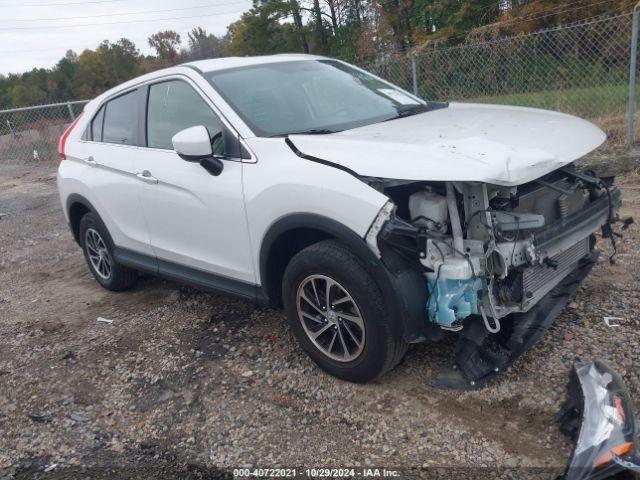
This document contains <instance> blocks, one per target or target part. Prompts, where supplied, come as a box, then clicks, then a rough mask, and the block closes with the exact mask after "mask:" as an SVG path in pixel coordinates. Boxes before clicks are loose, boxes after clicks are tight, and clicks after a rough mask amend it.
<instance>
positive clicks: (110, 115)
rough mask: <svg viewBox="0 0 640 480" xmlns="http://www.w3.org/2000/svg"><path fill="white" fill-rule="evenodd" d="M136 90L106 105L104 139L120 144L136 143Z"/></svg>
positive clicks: (103, 128) (104, 140)
mask: <svg viewBox="0 0 640 480" xmlns="http://www.w3.org/2000/svg"><path fill="white" fill-rule="evenodd" d="M136 93H137V92H136V91H133V92H129V93H125V94H124V95H121V96H119V97H117V98H114V99H113V100H111V101H109V102H107V103H106V105H105V107H104V108H105V112H104V125H103V126H102V141H103V142H106V143H117V144H120V145H136V137H137V131H138V102H137V101H136V99H137V95H136Z"/></svg>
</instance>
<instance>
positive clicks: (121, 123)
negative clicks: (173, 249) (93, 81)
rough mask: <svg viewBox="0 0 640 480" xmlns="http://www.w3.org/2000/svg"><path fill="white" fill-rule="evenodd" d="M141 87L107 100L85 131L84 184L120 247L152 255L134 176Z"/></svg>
mask: <svg viewBox="0 0 640 480" xmlns="http://www.w3.org/2000/svg"><path fill="white" fill-rule="evenodd" d="M138 95H140V92H139V90H138V89H135V90H131V91H128V92H126V93H123V94H122V95H118V96H117V97H115V98H112V99H110V100H108V101H107V102H105V103H104V104H103V105H102V107H100V109H99V110H98V112H97V113H96V114H95V115H94V117H93V119H92V120H91V122H90V123H89V126H88V128H87V131H86V132H85V134H84V140H85V141H84V142H81V143H83V144H84V146H83V149H84V152H85V155H86V156H85V157H84V158H82V159H81V160H82V161H83V162H84V164H85V165H86V167H87V168H86V169H85V171H86V181H85V184H86V185H88V187H89V188H90V192H89V194H90V198H91V201H92V203H94V207H95V208H96V209H97V210H98V213H99V215H100V217H101V218H102V219H103V221H104V222H105V224H106V226H107V228H108V229H109V233H110V234H111V236H112V238H113V241H114V243H115V244H116V246H117V247H120V249H126V250H130V251H133V252H137V253H143V254H147V255H152V253H153V251H152V249H151V246H150V244H149V232H148V230H147V227H146V225H145V222H144V214H143V212H142V206H141V203H140V199H139V190H140V188H141V185H140V181H139V180H138V179H137V178H136V176H135V171H134V170H135V169H134V159H135V156H136V154H137V153H138V146H137V145H138V108H137V105H138Z"/></svg>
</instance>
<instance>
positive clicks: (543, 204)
mask: <svg viewBox="0 0 640 480" xmlns="http://www.w3.org/2000/svg"><path fill="white" fill-rule="evenodd" d="M367 180H368V183H369V184H370V185H371V186H372V187H373V188H376V189H377V190H379V191H381V192H382V193H384V194H385V195H387V196H388V197H389V199H390V201H389V202H388V203H387V205H385V207H384V208H383V209H382V211H381V213H380V214H379V216H378V218H377V219H376V221H375V222H374V223H373V225H372V226H371V228H370V230H369V232H368V234H367V238H366V240H367V243H368V244H369V246H370V247H371V248H372V249H373V250H374V251H375V252H377V253H378V254H379V256H380V258H381V260H382V261H383V262H385V261H387V260H389V257H390V256H391V255H388V254H389V253H390V252H394V253H395V254H400V255H402V256H403V257H404V258H406V259H409V260H411V261H412V262H414V263H416V264H418V263H419V268H421V269H422V271H423V274H424V277H425V283H426V288H427V289H428V293H429V301H428V305H427V306H426V307H425V308H426V309H427V313H428V320H429V322H431V323H432V324H433V325H435V326H437V327H439V328H440V329H443V330H453V331H462V335H463V337H464V338H466V339H467V340H468V341H469V342H471V343H472V344H473V345H474V346H473V349H474V350H475V351H474V352H467V353H466V354H462V357H465V358H461V352H460V351H461V350H463V348H462V347H460V348H459V352H458V361H457V367H458V368H459V369H461V370H462V375H463V377H464V380H463V381H464V382H466V383H468V384H471V385H472V386H473V385H475V382H476V380H478V379H479V378H484V377H485V376H486V375H487V374H488V373H489V372H492V371H493V372H496V371H498V370H500V369H502V368H503V367H504V365H506V364H507V363H509V362H510V361H512V360H513V359H515V358H517V356H518V355H519V354H521V353H522V352H523V351H524V350H526V349H528V348H530V346H531V345H532V344H533V343H535V341H537V339H538V338H539V337H540V335H537V331H538V330H542V331H544V330H546V328H542V326H543V324H546V326H547V327H548V325H550V324H551V323H552V321H553V318H554V317H555V315H557V312H556V313H555V315H553V318H548V317H549V311H550V310H555V307H557V305H560V304H561V305H560V310H561V309H562V307H564V305H565V303H566V299H567V298H568V297H569V295H570V294H571V293H572V292H574V291H575V289H577V284H576V282H578V283H579V280H576V279H573V277H575V276H576V275H578V276H579V277H583V276H586V273H587V272H588V270H589V269H590V267H591V265H592V264H593V262H594V261H595V258H596V255H597V252H596V251H595V250H594V246H595V236H594V233H595V232H596V231H598V230H599V229H602V232H603V236H604V237H607V238H609V239H610V240H611V242H612V243H613V245H614V251H615V235H617V234H614V232H613V230H612V224H613V223H615V222H616V221H618V217H617V211H618V209H619V206H620V191H619V190H618V189H617V188H616V187H615V186H614V185H613V179H612V178H606V179H605V178H599V177H598V176H596V175H595V173H593V172H580V171H578V170H576V169H575V167H574V166H568V167H565V168H562V169H559V170H556V171H554V172H552V173H550V174H548V175H546V176H544V177H541V178H539V179H536V180H534V181H532V182H529V183H525V184H523V185H518V186H514V187H503V186H499V185H489V184H485V183H472V182H408V181H407V182H403V181H399V180H382V179H371V178H370V179H367ZM625 226H626V225H625ZM623 228H625V227H623ZM585 266H586V267H587V268H586V271H585V272H583V273H580V272H579V270H580V267H585ZM567 283H568V284H567ZM574 284H575V286H574V287H572V285H574ZM558 295H560V296H563V297H564V298H565V300H564V301H557V300H556V301H554V302H551V303H549V298H548V297H554V298H556V299H557V296H558ZM543 299H546V300H547V301H546V302H544V301H543ZM541 303H542V304H545V305H540V304H541ZM547 303H548V304H547ZM536 307H537V308H536ZM540 311H542V312H543V313H540ZM528 314H529V315H528ZM508 315H512V317H510V319H512V318H513V321H512V322H508V323H509V325H508V328H503V326H502V325H501V319H505V317H507V316H508ZM518 321H520V322H521V324H520V325H519V324H518ZM523 322H524V323H523ZM519 329H520V330H521V331H519ZM531 330H533V331H535V333H532V332H531ZM499 332H501V333H500V335H499V336H496V337H498V338H497V340H498V341H499V345H498V346H497V347H496V346H495V345H494V346H493V347H491V348H489V347H488V346H487V345H486V343H488V338H487V334H498V333H499ZM533 337H536V338H535V339H534V338H533ZM514 341H515V342H516V343H517V345H515V344H514ZM485 347H486V352H483V349H485ZM516 352H518V353H517V355H516ZM514 355H515V356H514ZM471 357H477V358H474V359H473V360H472V358H471ZM465 359H466V360H465ZM482 362H484V363H486V365H484V366H483V365H480V364H482ZM465 363H466V364H467V365H465ZM473 363H475V365H473ZM457 375H459V374H457ZM445 383H446V382H445ZM454 383H456V382H454ZM445 386H446V385H445Z"/></svg>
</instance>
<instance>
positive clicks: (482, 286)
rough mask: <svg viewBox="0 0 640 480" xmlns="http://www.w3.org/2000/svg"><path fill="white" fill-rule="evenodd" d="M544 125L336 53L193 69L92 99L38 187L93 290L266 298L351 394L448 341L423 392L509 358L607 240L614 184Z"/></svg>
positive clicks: (466, 383)
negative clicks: (142, 277)
mask: <svg viewBox="0 0 640 480" xmlns="http://www.w3.org/2000/svg"><path fill="white" fill-rule="evenodd" d="M604 139H605V135H604V133H603V132H602V131H601V130H600V129H598V128H597V127H596V126H594V125H592V124H591V123H589V122H586V121H584V120H581V119H579V118H576V117H573V116H570V115H565V114H562V113H556V112H550V111H543V110H537V109H531V108H518V107H509V106H492V105H472V104H461V103H433V102H425V101H423V100H421V99H420V98H418V97H416V96H414V95H412V94H411V93H409V92H406V91H404V90H402V89H400V88H398V87H396V86H395V85H393V84H390V83H389V82H387V81H384V80H382V79H380V78H378V77H376V76H373V75H371V74H370V73H367V72H366V71H364V70H362V69H359V68H356V67H353V66H351V65H349V64H346V63H344V62H341V61H337V60H332V59H328V58H324V57H317V56H309V55H276V56H266V57H256V58H220V59H215V60H203V61H197V62H191V63H187V64H184V65H179V66H176V67H172V68H168V69H165V70H160V71H156V72H153V73H150V74H147V75H144V76H142V77H139V78H136V79H134V80H131V81H128V82H126V83H124V84H122V85H120V86H118V87H116V88H114V89H112V90H109V91H108V92H106V93H104V94H102V95H100V96H99V97H98V98H96V99H94V100H93V101H91V102H90V103H89V104H88V105H87V106H86V107H85V110H84V113H83V115H82V117H81V118H80V119H78V120H76V122H74V124H73V125H72V126H71V127H70V128H69V129H68V130H67V131H66V132H65V133H64V135H63V136H62V138H61V139H60V146H59V147H60V148H59V150H60V156H61V158H62V159H63V161H62V162H61V163H60V167H59V171H58V188H59V192H60V198H61V201H62V205H63V208H64V212H65V215H66V217H67V220H68V222H69V225H70V227H71V230H72V232H73V235H74V237H75V239H76V241H77V242H78V244H79V245H80V246H81V247H82V249H83V251H84V255H85V257H86V260H87V263H88V266H89V269H90V270H91V273H92V274H93V276H94V277H95V279H96V280H97V281H98V282H99V283H100V284H101V285H102V286H103V287H105V288H107V289H110V290H125V289H127V288H130V287H131V286H133V284H134V283H135V281H136V277H137V273H138V272H148V273H152V274H157V275H159V276H162V277H165V278H169V279H173V280H179V281H184V282H188V283H191V284H195V285H197V286H200V287H205V288H210V289H213V290H216V291H220V292H225V293H229V294H234V295H238V296H240V297H243V298H247V299H252V300H257V301H259V302H262V303H264V304H271V305H278V304H284V308H285V311H286V315H287V318H288V321H289V323H290V325H291V329H292V330H293V332H294V333H295V335H296V337H297V339H298V340H299V342H300V344H301V346H302V348H303V349H304V350H305V351H306V352H307V354H308V355H309V356H310V357H311V358H312V359H313V360H314V361H315V362H316V363H317V364H318V365H319V366H320V367H321V368H323V369H324V370H326V371H327V372H329V373H331V374H332V375H335V376H337V377H339V378H342V379H346V380H350V381H354V382H366V381H369V380H372V379H374V378H376V377H378V376H380V375H382V374H383V373H385V372H386V371H388V370H390V369H391V368H393V367H394V366H395V365H396V364H397V363H398V362H399V361H400V360H401V359H402V357H403V355H404V353H405V351H406V348H407V344H409V343H414V342H420V341H425V340H439V339H441V338H442V337H443V335H444V334H445V332H452V331H453V332H457V335H458V336H459V345H458V349H457V353H456V358H455V361H454V362H452V364H454V368H451V369H448V370H447V369H445V370H443V372H441V374H440V375H439V376H438V378H437V379H436V383H437V384H439V385H441V386H443V387H461V388H470V387H476V386H479V385H481V384H483V383H484V382H485V381H486V380H487V379H488V378H490V377H491V376H492V375H494V374H495V373H497V372H500V371H502V370H503V369H505V368H506V367H507V366H508V365H509V364H510V363H511V362H513V360H514V359H515V358H517V357H518V356H519V355H520V354H522V353H523V352H524V351H526V350H527V349H528V348H530V347H531V346H532V345H533V344H534V343H535V342H536V341H537V340H538V339H539V338H540V336H541V335H542V334H543V332H544V331H545V330H546V329H547V328H548V327H549V326H550V324H551V323H552V322H553V320H554V318H555V317H556V316H557V315H558V313H559V312H560V311H561V310H562V308H563V307H564V306H565V304H566V302H567V299H568V298H569V297H570V296H571V295H572V294H573V293H574V292H575V290H576V289H577V287H578V285H579V283H580V281H581V280H582V279H583V278H584V277H585V275H586V274H587V273H588V271H589V270H590V268H591V266H592V265H593V263H594V261H595V259H596V257H597V251H596V250H595V248H594V247H595V236H594V232H596V231H597V230H599V229H601V228H602V230H603V233H604V236H608V237H611V238H612V240H613V237H612V230H611V224H612V223H614V222H615V221H616V220H617V210H618V207H619V204H620V192H619V190H618V189H617V188H616V187H615V186H614V185H613V183H612V179H611V178H599V177H598V176H596V174H595V173H593V172H582V171H579V170H578V169H576V167H575V165H574V162H575V161H576V160H578V159H580V158H581V157H583V156H584V155H585V154H587V153H589V152H590V151H592V150H593V149H595V148H596V147H598V146H599V145H600V144H601V143H602V142H603V141H604Z"/></svg>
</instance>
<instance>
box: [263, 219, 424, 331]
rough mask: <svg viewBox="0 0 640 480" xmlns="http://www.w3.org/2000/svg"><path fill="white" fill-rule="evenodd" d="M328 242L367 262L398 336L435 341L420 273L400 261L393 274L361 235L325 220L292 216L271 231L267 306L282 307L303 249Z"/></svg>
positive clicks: (266, 240)
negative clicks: (286, 279)
mask: <svg viewBox="0 0 640 480" xmlns="http://www.w3.org/2000/svg"><path fill="white" fill-rule="evenodd" d="M327 239H335V240H338V241H340V242H342V243H344V244H345V245H346V246H347V247H348V248H349V249H351V251H352V252H353V253H354V254H355V255H356V256H357V257H358V258H359V259H360V260H361V261H362V262H363V265H364V266H365V268H366V269H367V271H369V273H370V274H371V275H372V277H373V278H374V280H375V282H376V284H377V285H378V287H379V288H380V291H381V292H382V294H383V296H384V300H385V303H386V305H387V306H388V307H389V309H390V312H389V314H390V315H391V316H392V318H393V319H394V321H392V322H391V324H392V328H393V329H394V333H396V334H398V335H402V336H403V338H404V339H405V340H406V341H408V342H416V341H421V340H424V339H425V338H427V337H429V336H430V335H429V322H428V320H427V318H426V312H427V308H426V305H427V289H426V283H425V281H424V278H423V277H422V275H421V273H420V272H419V270H418V269H416V268H415V267H413V266H412V265H409V264H406V263H402V262H401V261H399V263H398V264H401V265H402V268H399V269H395V271H394V272H391V271H390V270H389V269H388V268H387V267H386V266H385V265H384V263H383V262H382V261H381V260H380V259H379V258H378V257H377V256H376V255H375V254H374V253H373V252H372V251H371V249H370V248H369V246H368V245H367V244H366V242H365V240H364V239H363V238H361V237H360V236H359V235H358V234H357V233H356V232H354V231H353V230H351V229H350V228H349V227H347V226H346V225H343V224H341V223H340V222H337V221H336V220H333V219H331V218H328V217H324V216H322V215H317V214H309V213H298V214H292V215H288V216H286V217H284V218H281V219H279V220H277V221H276V222H274V223H273V224H272V225H271V227H269V229H268V230H267V233H266V234H265V235H264V237H263V241H262V244H261V247H260V256H259V265H260V280H261V287H260V289H261V292H260V295H259V296H260V297H261V299H263V301H264V302H265V303H269V304H271V305H279V304H280V303H281V299H282V278H283V275H284V271H285V269H286V266H287V264H288V263H289V261H290V260H291V259H292V258H293V256H294V255H295V254H296V253H298V252H299V251H300V250H302V249H303V248H305V247H307V246H309V245H311V244H313V243H316V242H318V241H321V240H327ZM291 245H293V248H291Z"/></svg>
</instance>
